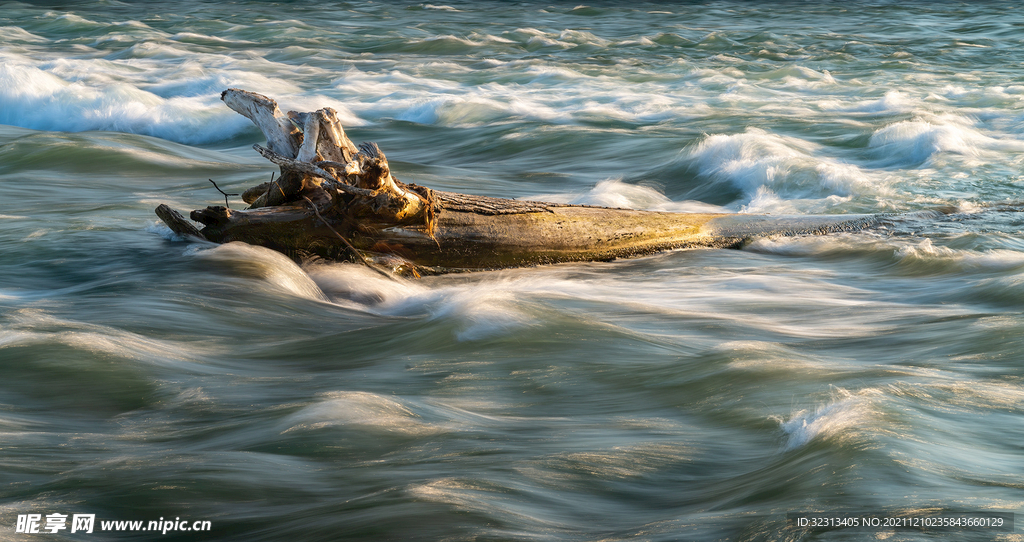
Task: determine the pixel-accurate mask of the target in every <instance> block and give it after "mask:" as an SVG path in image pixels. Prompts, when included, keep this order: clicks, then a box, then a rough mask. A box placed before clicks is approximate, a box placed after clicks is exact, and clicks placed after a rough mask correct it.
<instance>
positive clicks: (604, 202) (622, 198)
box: [527, 179, 731, 213]
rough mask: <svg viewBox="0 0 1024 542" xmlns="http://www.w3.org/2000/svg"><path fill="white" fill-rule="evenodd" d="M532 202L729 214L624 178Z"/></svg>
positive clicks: (546, 195) (537, 198)
mask: <svg viewBox="0 0 1024 542" xmlns="http://www.w3.org/2000/svg"><path fill="white" fill-rule="evenodd" d="M527 199H530V200H534V201H547V202H551V203H569V204H574V205H580V204H581V205H600V206H602V207H614V208H619V209H642V210H647V211H664V212H675V213H728V212H731V211H729V210H728V209H726V208H724V207H720V206H718V205H711V204H709V203H703V202H699V201H672V200H670V199H669V198H667V197H665V195H664V194H662V193H661V192H658V191H657V190H655V189H653V188H650V187H647V186H641V185H635V184H627V183H624V182H622V180H621V179H607V180H604V181H601V182H599V183H597V185H595V186H594V188H592V189H590V190H589V191H587V192H569V193H561V194H539V195H536V196H530V197H529V198H527Z"/></svg>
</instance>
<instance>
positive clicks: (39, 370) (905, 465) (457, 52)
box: [0, 0, 1024, 541]
mask: <svg viewBox="0 0 1024 542" xmlns="http://www.w3.org/2000/svg"><path fill="white" fill-rule="evenodd" d="M1017 8H1018V6H1016V5H1015V4H1014V3H997V2H975V3H953V2H948V3H947V2H939V3H934V2H916V1H907V2H882V1H879V2H858V1H845V2H831V3H823V4H815V3H806V2H763V3H758V2H740V1H735V2H708V3H684V2H678V3H670V2H652V3H625V2H622V3H614V4H613V3H607V4H604V3H600V4H593V5H576V4H575V3H563V2H547V3H545V2H497V1H490V2H465V3H446V4H444V5H441V4H424V3H409V2H383V3H381V2H366V3H363V2H351V3H346V2H327V1H324V2H284V3H271V2H258V1H255V0H241V1H239V2H216V3H215V2H199V1H195V0H183V1H180V2H174V3H171V2H167V3H160V2H139V3H122V2H118V1H114V0H102V1H99V2H94V1H89V2H64V3H58V2H35V3H32V4H24V3H17V2H8V3H5V4H2V6H0V466H2V467H0V538H3V539H4V540H110V539H118V540H120V539H133V540H153V539H160V540H164V539H166V540H212V539H217V540H238V541H277V540H295V541H297V540H318V541H319V540H348V539H351V540H447V541H474V540H475V541H483V540H495V541H496V540H516V541H526V540H529V541H570V540H571V541H576V540H603V541H617V540H649V541H676V540H765V541H768V540H891V541H904V540H914V541H917V540H938V539H942V540H951V541H952V540H957V541H959V540H1005V541H1019V540H1021V538H1020V535H1019V534H1016V533H1014V532H1010V531H1008V530H1006V529H1004V530H1002V531H998V530H993V529H990V528H980V529H978V528H971V529H968V528H966V527H963V526H962V525H961V526H953V527H947V528H943V529H939V528H921V527H920V526H918V527H911V528H907V527H905V526H903V525H902V524H901V525H896V526H894V525H892V524H890V525H889V526H888V527H886V526H884V525H882V526H877V525H876V526H870V525H869V526H868V527H865V526H864V525H863V524H862V525H859V526H856V527H854V526H852V525H851V524H850V523H849V522H847V523H846V524H837V523H832V524H829V525H825V526H824V528H821V526H820V525H819V527H818V528H812V526H808V524H806V522H805V523H804V524H801V523H800V521H799V518H798V517H797V516H799V515H800V514H809V515H811V516H813V517H821V516H827V517H836V518H838V517H841V516H844V515H850V514H854V515H855V517H856V518H859V519H860V520H863V521H864V523H869V522H868V519H869V518H872V517H876V518H893V517H900V518H905V519H907V520H908V521H907V523H909V522H910V521H909V520H914V519H917V520H920V519H921V518H926V517H936V516H944V517H954V518H955V517H978V514H979V513H982V512H987V513H989V514H990V516H991V514H996V513H998V514H1002V516H1000V517H1004V516H1005V517H1008V516H1006V514H1013V513H1016V512H1020V511H1024V493H1022V489H1024V475H1022V473H1024V455H1022V450H1024V423H1022V422H1024V419H1022V414H1024V381H1022V377H1024V367H1022V362H1024V312H1022V309H1024V238H1022V233H1024V214H1022V211H1024V203H1022V202H1024V194H1022V189H1024V162H1022V161H1024V11H1021V10H1019V9H1017ZM229 87H238V88H244V89H248V90H252V91H256V92H260V93H263V94H266V95H268V96H271V97H274V98H276V99H277V100H278V101H279V103H280V104H281V106H282V109H284V110H286V111H287V110H288V109H296V110H300V111H308V110H314V109H317V108H320V107H325V106H329V107H333V108H335V109H336V110H337V111H338V113H339V116H340V118H341V120H342V122H343V124H344V125H345V127H346V130H347V131H348V134H349V136H350V137H351V138H352V139H353V140H354V141H356V142H357V143H358V142H362V141H375V142H377V143H378V144H379V145H380V147H381V148H382V149H383V150H384V151H385V152H386V153H387V156H388V158H389V160H390V162H391V168H392V170H393V171H394V172H395V174H396V175H397V176H399V177H400V178H401V179H402V180H403V181H406V182H415V183H417V184H420V185H425V186H429V187H432V188H436V189H441V190H449V191H456V192H466V193H473V194H484V195H490V196H500V197H509V198H526V199H539V200H547V201H558V202H573V203H588V204H596V205H606V206H614V207H630V208H638V209H653V210H663V211H679V212H690V211H701V212H708V211H710V212H730V213H771V214H772V215H807V214H859V213H893V214H895V215H896V216H897V218H895V219H894V220H892V221H891V222H890V223H887V224H886V225H885V226H882V227H875V228H872V229H870V230H868V231H864V232H860V233H841V234H835V235H826V236H792V237H777V238H764V239H757V240H754V241H752V242H750V243H748V244H746V245H745V246H744V248H742V249H741V250H680V251H671V252H665V253H661V254H656V255H653V256H650V257H646V258H640V259H635V260H619V261H613V262H601V263H584V264H572V265H554V266H540V267H534V268H525V269H517V270H506V271H493V272H478V273H468V274H460V275H447V276H438V277H428V278H423V279H418V280H406V279H400V280H398V281H389V280H386V279H384V278H382V277H380V276H378V275H375V274H373V273H372V272H368V271H367V270H365V269H364V268H362V267H360V266H357V265H353V264H347V263H337V264H322V263H321V264H311V265H307V266H300V265H297V264H295V263H294V262H292V261H291V260H289V259H287V258H286V257H284V256H283V255H281V254H278V253H275V252H272V251H270V250H267V249H264V248H260V247H254V246H249V245H244V244H227V245H222V246H217V245H212V244H199V243H195V242H189V241H185V240H183V239H181V238H180V237H177V236H175V235H174V234H172V233H171V232H170V230H168V229H167V228H166V227H165V226H164V225H163V224H162V223H160V222H159V221H158V219H157V218H156V216H155V215H154V214H153V209H154V208H155V207H156V206H157V205H158V204H159V203H167V204H169V205H170V206H171V207H174V208H176V209H178V210H181V211H185V212H187V211H189V210H191V209H198V208H202V207H205V206H207V205H217V204H223V196H221V195H220V194H219V193H218V192H217V191H216V190H214V189H213V187H212V185H211V184H210V183H209V181H208V179H213V180H214V181H216V182H217V183H218V185H220V187H221V188H223V189H224V190H225V191H226V192H231V193H234V192H241V191H242V190H244V189H245V188H248V187H250V186H253V185H256V184H258V183H260V182H263V181H266V180H268V179H269V178H270V175H271V172H273V171H275V167H274V166H273V165H272V164H270V163H269V162H267V161H265V160H263V159H262V158H261V157H260V156H259V155H257V154H256V153H255V152H254V151H253V150H252V149H251V145H252V144H253V143H262V142H263V139H262V135H261V134H260V133H259V131H258V130H257V129H256V128H255V127H253V126H252V125H251V123H249V121H248V120H246V119H245V118H243V117H241V116H239V115H237V114H235V113H234V112H232V111H230V110H229V109H228V108H227V107H225V106H224V104H223V103H221V101H220V99H219V97H220V92H221V91H222V90H224V89H226V88H229ZM231 204H232V206H234V207H236V208H238V207H241V206H242V205H243V204H242V202H241V201H240V200H239V199H238V198H232V201H231ZM972 514H973V515H972ZM76 515H79V516H82V517H81V518H78V520H76V518H75V516H76ZM61 516H66V518H65V519H62V518H61ZM89 517H92V518H93V519H94V524H92V525H90V526H89V527H91V528H92V529H93V532H92V533H87V532H83V531H85V530H86V527H87V523H88V522H87V521H86V519H88V518H89ZM801 517H803V516H801ZM79 520H81V521H79ZM135 521H138V522H139V523H138V524H133V523H131V522H135ZM150 521H154V522H160V523H159V524H158V525H157V526H156V527H151V524H150V523H149V522H150ZM165 522H167V523H171V524H172V527H171V528H170V530H167V529H168V528H167V527H166V525H167V523H165ZM203 522H209V523H208V524H204V523H203ZM160 525H163V527H162V528H159V526H160ZM48 527H49V529H48ZM76 527H77V528H76ZM206 527H209V528H208V529H207V528H206ZM33 528H35V529H36V530H38V531H39V532H40V533H41V534H28V532H31V530H32V529H33ZM73 529H74V530H75V531H76V532H74V533H73V532H72V530H73ZM51 530H52V532H51ZM161 530H165V531H166V534H161V533H160V531H161Z"/></svg>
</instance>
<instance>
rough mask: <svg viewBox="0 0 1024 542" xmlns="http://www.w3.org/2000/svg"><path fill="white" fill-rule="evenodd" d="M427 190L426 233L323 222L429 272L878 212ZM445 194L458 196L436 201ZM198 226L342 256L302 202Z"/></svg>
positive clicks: (668, 243) (714, 244)
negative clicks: (652, 205) (431, 221)
mask: <svg viewBox="0 0 1024 542" xmlns="http://www.w3.org/2000/svg"><path fill="white" fill-rule="evenodd" d="M436 194H438V196H437V200H438V201H439V202H441V204H440V205H441V206H440V208H439V210H438V215H437V222H436V225H435V228H434V231H433V232H432V233H433V235H431V234H430V233H431V232H428V229H427V227H426V225H423V224H414V225H396V224H394V223H386V222H368V221H365V220H363V221H360V223H358V224H355V223H353V222H352V221H350V220H346V219H345V218H344V217H337V216H335V217H334V219H333V220H331V222H332V226H333V227H335V228H336V229H338V230H339V231H340V232H342V234H343V235H346V237H347V238H348V240H349V241H350V242H351V243H352V245H354V246H355V247H356V248H357V249H359V250H362V251H366V252H369V253H378V254H391V255H394V256H398V257H401V258H404V259H406V260H408V261H410V262H412V263H413V264H415V265H417V266H423V267H425V268H428V269H433V270H435V271H456V270H474V269H497V268H506V267H519V266H527V265H537V264H548V263H557V262H569V261H606V260H612V259H615V258H627V257H637V256H642V255H647V254H652V253H655V252H659V251H663V250H668V249H676V248H702V247H703V248H728V247H736V246H739V245H742V244H743V243H744V242H746V241H747V240H748V239H750V238H751V237H760V236H768V235H797V234H805V233H807V234H820V233H830V232H838V231H852V230H858V229H862V228H864V227H867V226H870V225H873V224H876V223H878V221H879V220H880V217H878V216H875V215H836V216H808V217H769V216H758V215H733V214H698V213H692V214H691V213H663V212H654V211H637V210H630V209H608V208H603V207H587V206H570V205H559V204H544V203H539V202H522V201H515V200H501V199H499V198H491V197H484V196H470V195H466V194H451V193H444V192H437V193H436ZM474 200H478V202H474ZM447 201H455V202H458V203H457V204H456V206H453V207H445V206H444V205H445V203H444V202H447ZM502 202H505V203H502ZM476 209H486V211H485V212H478V211H477V210H476ZM203 234H204V235H206V237H207V238H208V239H210V240H211V241H214V242H218V243H225V242H229V241H244V242H246V243H250V244H259V245H263V246H267V247H269V248H273V249H275V250H278V251H281V252H284V253H285V254H289V255H290V256H293V257H297V258H300V257H302V256H303V255H304V254H316V255H318V256H320V257H322V258H326V259H346V258H347V257H348V252H347V251H346V250H345V249H344V248H343V247H342V246H341V243H339V242H338V241H337V239H336V238H335V236H334V234H333V233H332V232H331V231H330V230H329V229H328V228H326V227H325V226H324V225H323V224H322V223H320V221H319V220H317V219H316V218H315V217H314V214H313V212H312V210H310V209H309V207H308V206H300V205H293V206H286V207H275V208H268V209H260V210H259V212H258V213H255V212H250V211H232V212H231V213H230V217H227V218H226V219H223V220H220V221H218V222H216V223H209V224H208V225H207V227H206V228H204V229H203Z"/></svg>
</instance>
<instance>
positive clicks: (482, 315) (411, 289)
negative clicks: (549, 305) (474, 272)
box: [309, 264, 534, 341]
mask: <svg viewBox="0 0 1024 542" xmlns="http://www.w3.org/2000/svg"><path fill="white" fill-rule="evenodd" d="M309 273H310V275H311V276H312V278H313V279H314V280H315V281H316V283H317V284H318V285H319V286H320V287H321V288H322V289H323V291H324V292H326V293H327V295H328V296H329V297H331V298H332V299H333V300H334V301H335V302H336V303H339V304H342V305H346V306H349V307H352V308H356V309H358V310H364V311H367V312H371V313H373V314H378V315H382V316H404V317H416V316H424V315H425V316H427V317H428V318H430V319H431V320H436V321H439V322H452V323H454V329H453V331H452V336H453V338H454V339H455V340H458V341H474V340H481V339H487V338H491V337H496V336H501V335H506V334H508V333H510V332H512V331H514V330H516V329H520V328H522V327H524V326H530V325H533V324H534V319H533V318H532V317H531V316H530V315H529V314H528V313H527V312H526V311H524V310H523V308H521V307H520V305H521V304H520V303H519V302H517V300H516V298H515V294H514V290H513V289H510V288H508V287H506V286H505V285H502V284H488V283H483V284H481V283H474V284H470V285H461V286H460V285H452V286H441V287H436V288H428V287H426V286H424V285H422V284H421V283H419V282H411V281H405V280H399V279H396V280H389V279H386V278H383V277H381V276H380V275H377V274H376V273H373V272H372V271H370V270H368V269H366V268H365V267H363V266H359V265H350V264H338V265H319V266H313V267H311V268H310V269H309Z"/></svg>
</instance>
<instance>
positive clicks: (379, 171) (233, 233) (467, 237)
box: [157, 89, 880, 274]
mask: <svg viewBox="0 0 1024 542" xmlns="http://www.w3.org/2000/svg"><path fill="white" fill-rule="evenodd" d="M221 99H222V100H223V101H224V103H225V104H227V106H228V107H230V108H231V109H233V110H234V111H237V112H238V113H240V114H242V115H244V116H246V117H248V118H249V119H250V120H252V122H253V123H254V124H255V125H256V126H258V127H259V128H260V130H261V131H262V132H263V134H264V135H265V136H266V138H267V145H266V147H264V146H261V145H254V146H253V147H254V148H255V149H256V151H257V152H259V153H260V154H261V155H263V156H264V157H265V158H267V159H268V160H270V161H271V162H273V163H275V164H277V165H278V166H279V167H280V170H281V172H280V175H279V176H278V177H277V179H276V180H274V181H272V182H269V183H263V184H261V185H259V186H256V187H253V188H250V189H249V190H246V191H245V193H244V194H243V195H242V198H243V200H244V201H245V202H246V203H248V204H250V207H249V208H248V209H246V210H233V209H228V208H226V207H220V206H212V207H207V208H206V209H200V210H196V211H193V212H192V213H191V214H190V218H191V219H192V220H194V221H196V222H199V223H201V224H203V226H204V227H203V228H202V230H199V229H198V228H196V227H195V226H194V225H192V223H191V222H189V221H188V220H186V219H184V217H182V216H181V215H180V214H178V213H177V212H176V211H174V210H172V209H170V208H169V207H167V206H166V205H161V206H160V207H158V208H157V215H158V216H159V217H160V218H161V219H162V220H163V221H164V222H165V223H166V224H167V225H168V226H169V227H170V228H171V229H172V230H174V231H175V232H176V233H178V234H180V235H186V236H192V237H198V238H203V239H206V240H209V241H213V242H215V243H226V242H230V241H243V242H246V243H250V244H254V245H261V246H265V247H268V248H271V249H274V250H278V251H280V252H283V253H285V254H287V255H289V256H291V257H293V258H295V259H297V260H302V259H306V258H311V257H320V258H325V259H329V260H353V261H367V259H369V260H370V261H374V262H377V263H383V264H385V265H386V266H387V267H388V268H390V269H391V270H393V271H406V272H411V273H414V274H415V273H422V272H425V271H426V272H445V271H456V270H469V269H494V268H503V267H516V266H525V265H535V264H544V263H555V262H566V261H582V260H611V259H615V258H621V257H631V256H640V255H645V254H650V253H653V252H657V251H662V250H666V249H673V248H687V247H714V248H722V247H735V246H738V245H741V244H742V243H744V242H745V241H746V240H748V239H749V238H751V237H757V236H766V235H779V234H785V235H793V234H803V233H829V232H836V231H847V230H856V229H861V228H864V227H866V226H870V225H872V224H875V223H877V222H878V221H879V220H880V218H879V217H878V216H876V215H831V216H802V217H773V216H767V215H737V214H701V213H664V212H654V211H638V210H631V209H610V208H604V207H593V206H583V205H566V204H556V203H544V202H535V201H523V200H510V199H501V198H494V197H488V196H475V195H469V194H456V193H451V192H442V191H437V190H431V189H429V188H425V187H420V186H416V185H412V184H405V183H402V182H401V181H399V180H398V179H397V178H395V177H394V176H393V175H392V174H391V170H390V167H389V166H388V162H387V158H386V157H385V155H384V153H383V152H382V151H381V150H380V148H379V147H378V146H377V145H376V144H375V143H364V144H362V145H360V146H358V147H357V146H356V145H354V144H353V143H352V141H350V140H349V139H348V137H347V136H346V135H345V130H344V129H343V127H342V126H341V123H340V122H338V117H337V114H336V112H335V111H334V110H333V109H330V108H325V109H321V110H319V111H315V112H309V113H298V112H294V111H292V112H289V113H288V114H283V113H282V112H281V111H280V109H278V106H277V103H276V102H275V101H274V100H272V99H270V98H267V97H266V96H262V95H260V94H256V93H253V92H248V91H245V90H239V89H229V90H226V91H224V93H223V94H222V95H221Z"/></svg>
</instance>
